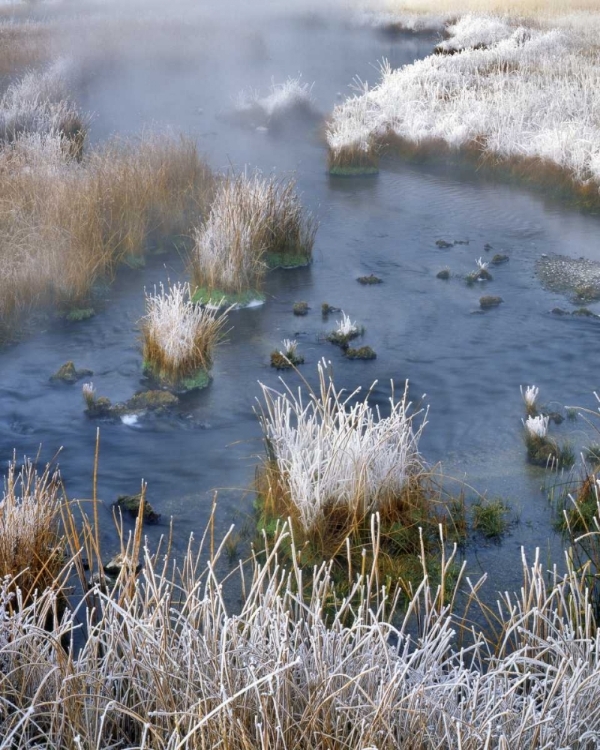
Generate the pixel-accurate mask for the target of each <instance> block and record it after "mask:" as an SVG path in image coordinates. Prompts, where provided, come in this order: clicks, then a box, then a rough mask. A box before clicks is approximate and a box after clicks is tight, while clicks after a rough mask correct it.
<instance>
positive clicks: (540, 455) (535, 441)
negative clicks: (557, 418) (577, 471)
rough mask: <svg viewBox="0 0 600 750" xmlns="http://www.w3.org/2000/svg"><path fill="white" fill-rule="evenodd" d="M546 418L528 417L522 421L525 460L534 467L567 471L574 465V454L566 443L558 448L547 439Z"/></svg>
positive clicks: (555, 443) (547, 419)
mask: <svg viewBox="0 0 600 750" xmlns="http://www.w3.org/2000/svg"><path fill="white" fill-rule="evenodd" d="M549 421H550V418H549V417H548V416H543V415H539V416H536V417H533V416H529V417H527V419H526V420H523V426H524V428H525V432H524V439H525V446H526V448H527V460H528V461H529V463H530V464H534V465H535V466H543V467H549V468H565V469H568V468H570V467H571V466H573V464H574V463H575V454H574V453H573V449H572V448H571V446H570V445H569V444H568V443H565V444H564V445H562V446H560V445H559V444H558V443H557V441H556V440H554V439H553V438H550V437H548V424H549Z"/></svg>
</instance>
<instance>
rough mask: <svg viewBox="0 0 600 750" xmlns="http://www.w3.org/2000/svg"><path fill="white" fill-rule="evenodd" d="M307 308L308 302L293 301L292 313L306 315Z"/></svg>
mask: <svg viewBox="0 0 600 750" xmlns="http://www.w3.org/2000/svg"><path fill="white" fill-rule="evenodd" d="M309 310H310V308H309V306H308V302H294V307H293V313H294V315H308V311H309Z"/></svg>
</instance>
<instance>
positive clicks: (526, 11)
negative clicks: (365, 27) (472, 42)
mask: <svg viewBox="0 0 600 750" xmlns="http://www.w3.org/2000/svg"><path fill="white" fill-rule="evenodd" d="M386 5H387V8H388V9H389V10H391V11H396V12H402V13H449V14H455V15H457V16H458V15H461V14H463V13H501V14H506V15H514V16H525V17H529V18H536V17H542V18H543V17H545V16H558V15H566V14H568V13H572V12H576V11H589V12H594V13H597V12H599V11H600V8H599V7H598V2H597V0H389V1H388V2H387V4H386Z"/></svg>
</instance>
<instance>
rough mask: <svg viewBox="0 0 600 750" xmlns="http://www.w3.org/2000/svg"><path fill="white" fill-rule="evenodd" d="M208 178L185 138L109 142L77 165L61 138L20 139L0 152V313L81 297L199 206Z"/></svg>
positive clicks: (81, 300)
mask: <svg viewBox="0 0 600 750" xmlns="http://www.w3.org/2000/svg"><path fill="white" fill-rule="evenodd" d="M212 185H213V178H212V174H211V172H210V170H209V168H208V167H207V166H206V165H205V164H204V162H203V161H202V160H201V159H200V157H199V156H198V153H197V151H196V147H195V145H194V144H193V143H192V142H191V141H188V140H186V139H179V138H175V137H171V136H165V135H162V136H160V135H153V136H147V137H144V138H142V139H141V140H140V141H139V142H135V141H118V140H115V141H112V142H110V143H109V144H107V145H106V146H104V147H103V148H101V149H99V150H97V151H94V152H91V153H90V154H86V156H85V158H84V159H83V160H82V161H81V163H79V162H78V161H77V160H75V159H73V158H72V156H71V155H70V153H69V147H68V143H66V141H65V139H64V138H63V137H60V136H58V135H41V134H36V135H31V136H26V137H21V138H18V139H17V140H16V141H15V142H14V143H13V144H11V145H10V146H9V147H6V148H4V149H3V150H1V151H0V196H1V197H0V227H1V228H2V232H1V234H0V259H1V265H0V316H1V319H2V320H3V321H4V322H7V323H8V325H9V326H12V325H14V324H15V322H16V321H18V319H19V318H20V317H21V316H22V315H23V314H25V313H26V312H27V311H28V310H30V309H32V308H36V307H39V306H41V305H45V304H57V305H59V306H62V307H67V308H68V307H82V306H86V305H88V304H89V300H90V295H91V294H92V288H93V286H94V284H95V283H96V282H97V281H98V279H99V278H101V277H108V278H110V277H112V276H113V274H114V272H115V269H116V267H117V266H118V264H119V263H120V262H121V261H122V260H123V259H125V258H128V257H129V256H142V255H143V254H144V251H145V249H146V246H147V243H148V242H149V241H150V240H151V239H152V240H154V241H156V240H157V239H161V238H169V237H171V236H172V235H173V234H180V233H182V232H184V231H185V230H186V228H187V227H188V225H189V222H190V221H191V217H192V216H193V217H194V218H196V217H197V215H198V213H203V212H204V211H206V207H207V205H208V203H209V202H210V199H211V194H212Z"/></svg>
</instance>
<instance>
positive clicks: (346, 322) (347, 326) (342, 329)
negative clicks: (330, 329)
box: [335, 312, 359, 336]
mask: <svg viewBox="0 0 600 750" xmlns="http://www.w3.org/2000/svg"><path fill="white" fill-rule="evenodd" d="M336 323H337V328H336V329H335V333H337V334H338V335H340V336H350V335H352V334H353V333H357V332H358V330H359V329H358V326H357V324H356V322H353V321H352V320H350V316H349V315H346V313H345V312H342V319H341V320H336Z"/></svg>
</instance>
